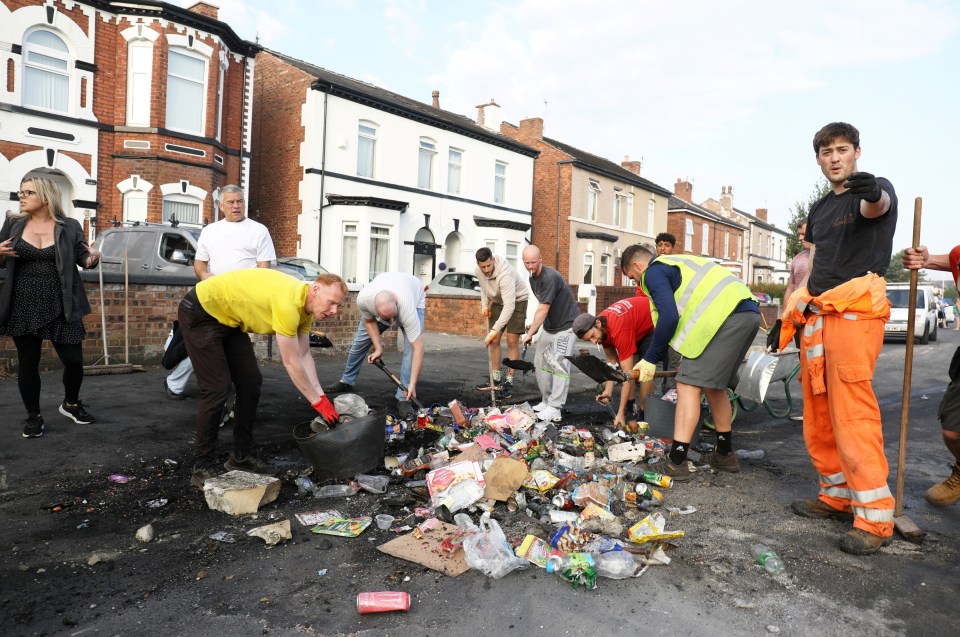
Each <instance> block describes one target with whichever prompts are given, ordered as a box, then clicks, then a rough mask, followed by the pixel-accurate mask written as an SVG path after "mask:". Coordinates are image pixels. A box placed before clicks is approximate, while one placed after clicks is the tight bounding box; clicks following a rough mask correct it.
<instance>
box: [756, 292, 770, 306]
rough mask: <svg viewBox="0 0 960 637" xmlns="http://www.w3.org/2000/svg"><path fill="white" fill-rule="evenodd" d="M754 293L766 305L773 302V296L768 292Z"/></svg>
mask: <svg viewBox="0 0 960 637" xmlns="http://www.w3.org/2000/svg"><path fill="white" fill-rule="evenodd" d="M753 295H754V296H755V297H757V300H758V301H760V302H761V303H765V304H766V305H770V304H771V303H773V297H772V296H770V295H769V294H767V293H766V292H754V293H753Z"/></svg>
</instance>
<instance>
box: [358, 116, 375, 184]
mask: <svg viewBox="0 0 960 637" xmlns="http://www.w3.org/2000/svg"><path fill="white" fill-rule="evenodd" d="M379 132H380V127H379V126H378V125H377V124H375V123H374V122H371V121H368V120H364V119H362V120H360V121H359V122H357V177H365V178H367V179H375V178H376V174H377V136H378V134H379ZM365 144H369V145H370V148H371V151H370V160H369V162H367V165H366V166H364V165H362V164H361V161H362V159H363V158H362V157H361V154H360V149H361V148H362V147H363V146H364V145H365ZM367 173H369V174H367Z"/></svg>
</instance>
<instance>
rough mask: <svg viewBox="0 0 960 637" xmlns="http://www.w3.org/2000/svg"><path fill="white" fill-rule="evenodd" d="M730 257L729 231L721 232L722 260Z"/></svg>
mask: <svg viewBox="0 0 960 637" xmlns="http://www.w3.org/2000/svg"><path fill="white" fill-rule="evenodd" d="M729 256H730V231H729V230H724V231H723V258H724V259H727V258H729Z"/></svg>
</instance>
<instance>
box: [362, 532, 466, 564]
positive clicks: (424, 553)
mask: <svg viewBox="0 0 960 637" xmlns="http://www.w3.org/2000/svg"><path fill="white" fill-rule="evenodd" d="M456 531H457V527H456V526H455V525H453V524H447V523H445V522H441V523H440V524H439V525H438V526H437V527H436V528H434V529H431V530H430V531H428V532H426V533H424V534H423V538H421V539H417V538H415V537H414V534H413V533H412V532H411V533H407V534H406V535H401V536H400V537H398V538H394V539H392V540H390V541H389V542H387V543H386V544H381V545H380V546H378V547H377V550H379V551H380V552H381V553H386V554H387V555H392V556H393V557H398V558H400V559H401V560H406V561H408V562H414V563H415V564H420V565H421V566H426V567H427V568H429V569H430V570H433V571H437V572H438V573H443V574H444V575H449V576H450V577H456V576H458V575H462V574H464V573H466V572H467V571H469V570H470V567H469V566H467V562H466V560H465V559H464V554H463V549H462V548H458V549H457V551H456V552H455V553H454V554H453V555H451V556H447V555H445V554H442V553H441V552H440V551H439V550H438V549H439V546H440V544H441V542H443V541H444V540H445V539H446V538H448V537H450V536H452V535H453V534H454V533H456Z"/></svg>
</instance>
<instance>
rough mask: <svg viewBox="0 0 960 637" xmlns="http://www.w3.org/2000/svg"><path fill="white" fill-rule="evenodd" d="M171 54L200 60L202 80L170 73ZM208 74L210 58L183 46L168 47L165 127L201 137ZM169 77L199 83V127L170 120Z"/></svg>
mask: <svg viewBox="0 0 960 637" xmlns="http://www.w3.org/2000/svg"><path fill="white" fill-rule="evenodd" d="M173 55H182V56H183V57H186V58H192V59H194V60H200V61H201V62H203V81H202V82H197V80H196V79H195V78H192V77H185V76H182V75H176V74H174V73H171V72H170V56H173ZM209 74H210V58H209V57H206V56H203V55H201V54H200V53H197V52H196V51H193V50H191V49H187V48H183V47H173V46H171V47H170V48H169V50H168V52H167V76H166V84H167V100H166V108H165V109H164V122H165V123H166V127H167V128H169V129H170V130H173V131H178V132H181V133H187V134H190V135H200V136H201V137H202V136H203V135H204V132H205V131H206V130H207V82H208V80H209ZM171 77H175V78H177V79H179V80H183V81H187V82H193V83H195V84H201V89H202V90H201V92H200V95H201V99H200V104H199V105H198V106H197V108H199V111H200V127H199V129H192V128H186V127H183V126H179V124H181V123H182V122H173V123H171V122H170V113H171V109H170V100H171V91H170V78H171Z"/></svg>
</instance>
